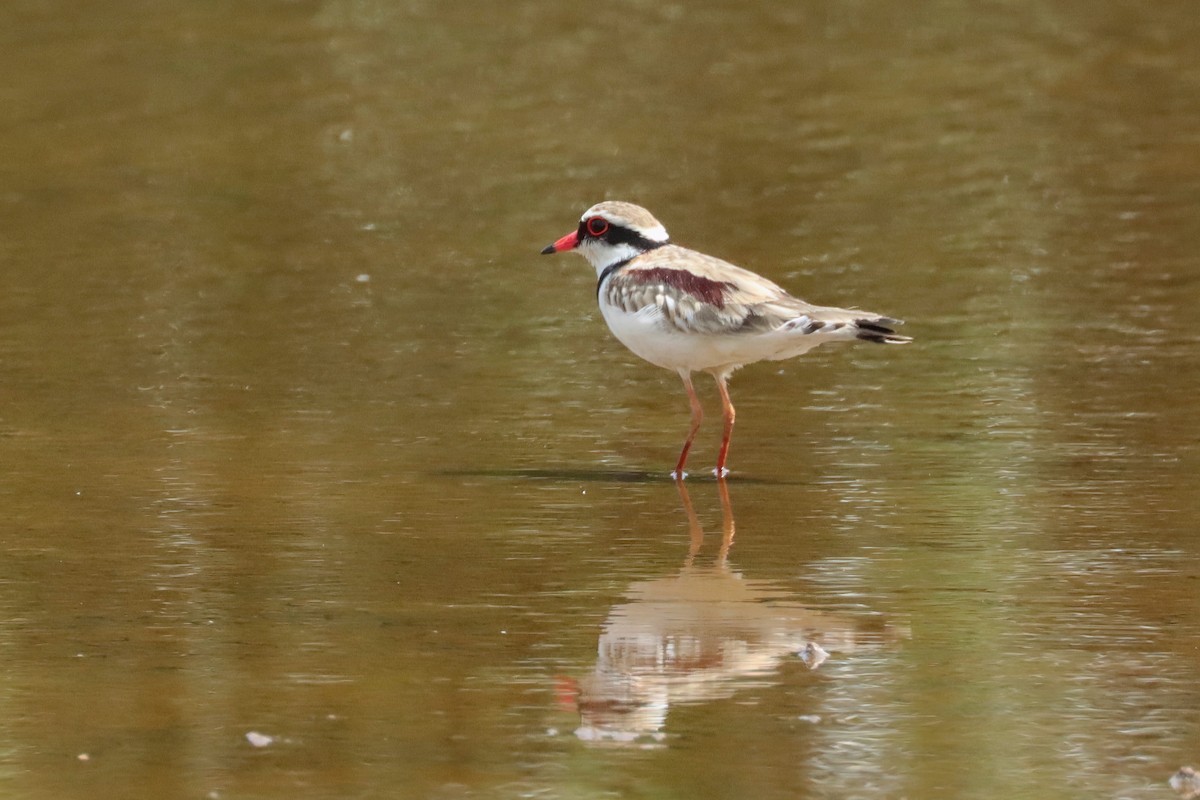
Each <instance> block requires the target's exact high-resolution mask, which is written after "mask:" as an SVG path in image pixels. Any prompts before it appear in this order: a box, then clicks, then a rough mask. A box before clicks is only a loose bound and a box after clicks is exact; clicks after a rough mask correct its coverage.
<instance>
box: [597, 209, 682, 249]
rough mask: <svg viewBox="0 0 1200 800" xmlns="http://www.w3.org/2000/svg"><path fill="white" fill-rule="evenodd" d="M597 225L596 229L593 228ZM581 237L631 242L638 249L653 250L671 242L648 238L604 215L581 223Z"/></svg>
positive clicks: (614, 241) (619, 242)
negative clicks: (612, 221) (605, 217)
mask: <svg viewBox="0 0 1200 800" xmlns="http://www.w3.org/2000/svg"><path fill="white" fill-rule="evenodd" d="M597 223H600V224H597ZM593 226H595V228H596V230H592V228H593ZM579 238H580V239H581V240H582V239H603V240H604V241H606V242H608V243H609V244H629V245H633V247H634V248H636V249H638V250H643V251H645V250H653V249H654V248H656V247H662V246H663V245H665V244H670V241H669V240H668V241H665V242H656V241H654V240H653V239H647V238H646V237H645V236H642V235H641V234H640V233H638V232H637V231H634V230H631V229H629V228H626V227H625V226H624V225H617V224H613V223H610V222H609V221H608V220H606V219H604V218H603V217H592V218H590V219H587V220H583V221H580V223H579Z"/></svg>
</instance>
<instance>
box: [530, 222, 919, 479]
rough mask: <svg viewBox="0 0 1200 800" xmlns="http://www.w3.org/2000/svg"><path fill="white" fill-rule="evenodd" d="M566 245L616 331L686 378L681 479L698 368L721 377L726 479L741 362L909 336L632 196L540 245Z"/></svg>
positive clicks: (720, 465) (695, 420) (698, 414)
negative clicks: (750, 264)
mask: <svg viewBox="0 0 1200 800" xmlns="http://www.w3.org/2000/svg"><path fill="white" fill-rule="evenodd" d="M563 252H576V253H579V254H581V255H582V256H583V257H584V258H585V259H587V261H588V262H589V263H590V264H591V265H592V266H593V267H594V268H595V270H596V299H597V302H598V303H599V306H600V314H601V315H602V316H603V317H604V321H605V322H606V323H608V327H609V330H611V331H612V333H613V335H614V336H616V337H617V339H618V340H619V341H620V342H621V343H622V344H624V345H625V346H626V347H627V348H629V349H630V350H631V351H633V353H634V354H635V355H637V356H639V357H641V358H642V359H644V360H646V361H648V362H650V363H651V364H654V365H656V366H659V367H663V368H664V369H668V370H672V371H674V372H676V373H678V375H679V377H680V378H681V379H682V380H683V388H684V389H685V390H686V391H687V395H688V401H689V402H690V404H691V425H690V427H689V429H688V434H687V439H686V440H684V443H683V449H682V450H681V451H680V453H679V459H678V461H677V462H676V464H675V469H674V470H673V471H672V472H671V477H673V478H674V479H675V480H677V481H682V480H683V479H684V478H685V477H687V473H686V472H684V467H685V466H686V464H687V459H688V453H689V451H690V450H691V448H692V442H693V441H694V440H695V438H696V432H697V431H698V430H699V429H700V423H701V420H702V419H703V418H704V409H703V407H702V406H701V404H700V399H699V398H698V397H697V396H696V389H695V387H694V386H693V384H692V373H694V372H707V373H709V374H710V375H712V376H713V378H714V379H715V380H716V383H717V391H718V393H719V394H720V397H721V408H722V419H723V421H724V434H723V437H722V439H721V448H720V450H719V451H718V455H717V465H716V468H715V469H714V470H713V473H714V474H715V475H716V477H717V478H718V479H719V480H723V479H725V477H726V476H728V475H729V470H728V468H727V467H726V461H727V458H728V456H729V441H730V438H731V436H732V435H733V423H734V420H735V418H736V411H735V409H734V406H733V402H732V401H731V400H730V397H729V385H728V384H729V378H730V376H731V375H732V374H733V373H734V371H735V370H738V369H740V368H741V367H743V366H745V365H747V364H752V363H755V362H757V361H764V360H765V361H781V360H784V359H789V358H794V357H795V356H799V355H801V354H803V353H806V352H808V351H809V350H811V349H813V348H814V347H816V346H818V345H821V344H825V343H826V342H836V341H853V340H855V339H861V340H864V341H868V342H877V343H880V344H905V343H907V342H909V341H911V337H908V336H901V335H899V334H897V333H896V332H895V330H894V326H896V325H900V324H902V320H899V319H893V318H891V317H885V316H881V315H879V314H874V313H871V312H868V311H859V310H856V309H847V308H833V307H830V306H818V305H813V304H812V303H809V302H806V301H804V300H801V299H799V298H797V297H793V296H792V295H790V294H788V293H787V292H786V291H785V290H784V289H783V288H781V287H780V286H778V285H776V284H775V283H772V282H771V281H769V280H768V279H766V278H764V277H763V276H761V275H758V274H756V273H754V272H751V271H750V270H747V269H743V268H741V267H738V266H735V265H734V264H731V263H729V262H728V261H724V260H722V259H720V258H716V257H714V256H710V255H706V254H704V253H701V252H699V251H696V250H691V249H688V248H686V247H682V246H680V245H677V244H675V243H674V242H672V241H671V237H670V236H669V235H668V234H667V229H666V228H665V227H664V226H663V224H662V223H661V222H659V221H658V220H657V219H655V217H654V215H652V214H651V213H650V212H649V211H647V210H646V209H644V208H642V207H641V206H638V205H635V204H633V203H627V202H623V201H617V200H607V201H604V202H602V203H597V204H596V205H594V206H592V207H591V208H589V209H588V210H587V211H585V212H584V213H583V216H582V217H580V219H579V225H578V227H577V228H576V229H575V230H573V231H571V232H570V233H568V234H566V235H565V236H563V237H561V238H559V239H557V240H556V241H555V242H553V243H552V244H549V245H546V247H545V248H544V249H543V250H542V254H543V255H551V254H554V253H563Z"/></svg>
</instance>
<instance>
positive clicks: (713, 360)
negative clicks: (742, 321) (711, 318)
mask: <svg viewBox="0 0 1200 800" xmlns="http://www.w3.org/2000/svg"><path fill="white" fill-rule="evenodd" d="M600 313H601V314H602V315H603V316H604V321H605V322H607V323H608V327H609V330H611V331H612V332H613V335H614V336H616V337H617V339H619V340H620V341H621V344H623V345H625V346H626V347H628V348H629V349H630V350H632V351H633V353H634V354H635V355H637V356H639V357H641V358H644V359H645V360H647V361H649V362H650V363H651V364H656V365H658V366H660V367H663V368H664V369H670V370H675V371H682V370H686V371H689V372H699V371H720V370H726V369H736V368H737V367H740V366H742V365H744V364H752V363H754V362H755V361H763V360H768V359H771V360H777V359H783V358H791V357H793V356H798V355H800V354H801V353H805V352H807V351H809V350H811V349H812V348H814V347H816V346H817V345H819V344H822V343H824V342H827V341H830V340H831V337H828V336H820V335H814V334H808V335H800V334H797V333H796V332H794V331H792V332H788V333H774V332H770V333H757V334H756V333H712V334H706V333H688V332H686V331H681V330H680V329H679V328H677V327H675V326H674V325H671V324H670V323H665V322H664V320H663V319H662V314H661V313H660V312H659V310H658V308H657V307H654V306H648V307H646V308H643V309H642V310H640V311H638V312H636V313H629V312H627V311H622V310H621V309H618V308H614V307H612V306H607V305H605V304H604V303H601V304H600Z"/></svg>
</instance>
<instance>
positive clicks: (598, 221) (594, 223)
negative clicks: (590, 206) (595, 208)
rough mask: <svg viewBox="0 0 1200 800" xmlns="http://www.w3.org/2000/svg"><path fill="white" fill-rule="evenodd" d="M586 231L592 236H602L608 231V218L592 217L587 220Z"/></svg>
mask: <svg viewBox="0 0 1200 800" xmlns="http://www.w3.org/2000/svg"><path fill="white" fill-rule="evenodd" d="M587 232H588V233H589V234H591V235H592V236H603V235H604V234H606V233H608V220H606V219H605V218H604V217H592V218H591V219H589V220H588V221H587Z"/></svg>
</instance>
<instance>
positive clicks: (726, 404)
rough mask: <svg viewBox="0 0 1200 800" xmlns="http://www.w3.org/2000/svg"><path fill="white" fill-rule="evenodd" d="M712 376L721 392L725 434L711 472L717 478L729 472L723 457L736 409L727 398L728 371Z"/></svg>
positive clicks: (725, 452) (727, 445)
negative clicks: (714, 467) (715, 464)
mask: <svg viewBox="0 0 1200 800" xmlns="http://www.w3.org/2000/svg"><path fill="white" fill-rule="evenodd" d="M713 377H714V378H716V379H717V391H718V392H720V393H721V416H722V417H723V418H724V420H725V436H724V437H723V438H722V439H721V452H720V453H719V454H718V455H717V468H716V469H714V470H713V473H714V474H715V475H716V476H717V477H718V478H724V477H725V476H726V475H728V474H729V470H727V469H725V457H726V456H727V455H729V437H730V436H732V435H733V420H734V419H735V418H736V417H737V411H735V410H734V408H733V402H732V401H730V399H729V387H728V386H727V385H726V381H728V380H729V375H728V373H714V374H713Z"/></svg>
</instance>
